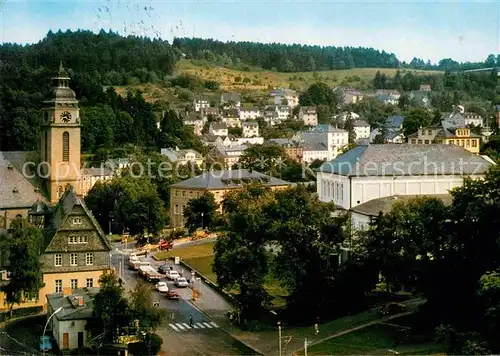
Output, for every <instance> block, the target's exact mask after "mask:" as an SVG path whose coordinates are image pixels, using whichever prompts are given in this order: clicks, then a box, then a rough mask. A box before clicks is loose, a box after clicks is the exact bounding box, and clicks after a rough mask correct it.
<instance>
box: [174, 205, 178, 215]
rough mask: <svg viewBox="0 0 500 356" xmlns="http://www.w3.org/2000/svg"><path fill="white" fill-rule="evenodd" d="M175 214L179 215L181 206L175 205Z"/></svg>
mask: <svg viewBox="0 0 500 356" xmlns="http://www.w3.org/2000/svg"><path fill="white" fill-rule="evenodd" d="M174 214H175V215H179V204H175V206H174Z"/></svg>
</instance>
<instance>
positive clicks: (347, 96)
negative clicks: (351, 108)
mask: <svg viewBox="0 0 500 356" xmlns="http://www.w3.org/2000/svg"><path fill="white" fill-rule="evenodd" d="M333 91H334V92H338V93H339V95H340V96H341V98H342V103H343V104H344V105H348V104H355V103H357V102H360V101H361V100H363V97H364V95H363V93H361V92H360V91H359V90H357V89H353V88H346V87H335V88H333Z"/></svg>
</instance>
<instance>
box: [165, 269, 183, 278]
mask: <svg viewBox="0 0 500 356" xmlns="http://www.w3.org/2000/svg"><path fill="white" fill-rule="evenodd" d="M165 275H166V276H167V278H168V279H172V280H175V279H176V278H179V277H180V276H181V275H180V274H179V272H177V271H175V270H170V271H167V273H166V274H165Z"/></svg>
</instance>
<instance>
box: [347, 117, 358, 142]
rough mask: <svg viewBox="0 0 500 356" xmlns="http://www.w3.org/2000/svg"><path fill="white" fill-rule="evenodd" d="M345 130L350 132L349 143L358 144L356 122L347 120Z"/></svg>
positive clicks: (349, 118) (350, 119)
mask: <svg viewBox="0 0 500 356" xmlns="http://www.w3.org/2000/svg"><path fill="white" fill-rule="evenodd" d="M344 130H346V131H347V132H348V140H349V143H354V142H356V131H354V120H353V119H352V118H351V117H350V113H349V117H348V118H346V120H345V123H344Z"/></svg>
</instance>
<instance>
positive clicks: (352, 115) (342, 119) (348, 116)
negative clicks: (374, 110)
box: [334, 111, 360, 124]
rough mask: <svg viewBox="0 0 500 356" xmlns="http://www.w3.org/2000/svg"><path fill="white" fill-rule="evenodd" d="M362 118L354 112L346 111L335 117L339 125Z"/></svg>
mask: <svg viewBox="0 0 500 356" xmlns="http://www.w3.org/2000/svg"><path fill="white" fill-rule="evenodd" d="M359 118H360V116H359V114H356V113H355V112H352V111H344V112H342V113H340V114H338V115H335V116H334V119H335V121H337V122H338V123H339V124H343V123H345V122H346V121H347V120H349V119H350V120H358V119H359Z"/></svg>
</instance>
